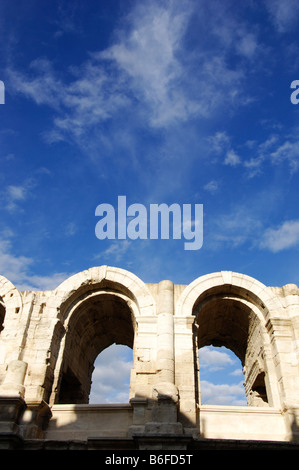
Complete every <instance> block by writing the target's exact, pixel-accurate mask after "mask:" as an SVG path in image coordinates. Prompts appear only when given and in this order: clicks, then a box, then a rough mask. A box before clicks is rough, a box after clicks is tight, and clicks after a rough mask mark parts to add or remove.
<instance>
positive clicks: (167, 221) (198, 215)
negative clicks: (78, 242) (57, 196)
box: [95, 196, 203, 250]
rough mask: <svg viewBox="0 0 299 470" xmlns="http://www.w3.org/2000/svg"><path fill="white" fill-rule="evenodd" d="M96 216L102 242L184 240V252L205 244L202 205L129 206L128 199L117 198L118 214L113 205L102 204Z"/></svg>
mask: <svg viewBox="0 0 299 470" xmlns="http://www.w3.org/2000/svg"><path fill="white" fill-rule="evenodd" d="M95 215H96V216H98V217H100V220H99V221H98V222H97V223H96V226H95V234H96V237H97V238H98V239H99V240H105V239H109V240H115V239H119V240H125V239H127V238H129V239H131V240H137V239H141V240H146V239H148V238H149V239H151V240H157V239H159V238H160V239H164V240H169V239H170V238H173V239H174V240H180V239H182V238H184V239H185V243H184V249H185V250H199V249H200V248H201V247H202V244H203V205H202V204H194V218H192V205H191V204H183V205H182V207H181V206H180V205H179V204H176V203H175V204H171V205H170V206H168V205H167V204H164V203H162V204H150V205H149V209H147V208H146V207H145V206H144V205H143V204H139V203H135V204H131V205H129V206H128V207H127V200H126V196H118V204H117V211H116V210H115V208H114V207H113V206H112V205H111V204H106V203H104V204H99V205H98V206H97V207H96V210H95Z"/></svg>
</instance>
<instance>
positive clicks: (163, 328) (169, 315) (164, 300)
mask: <svg viewBox="0 0 299 470" xmlns="http://www.w3.org/2000/svg"><path fill="white" fill-rule="evenodd" d="M173 289H174V286H173V283H172V282H171V281H161V282H160V283H159V291H158V292H159V300H158V309H157V314H158V322H157V366H156V367H157V375H158V382H159V383H160V382H162V383H170V384H173V383H174V337H173V334H174V322H173V308H174V299H173Z"/></svg>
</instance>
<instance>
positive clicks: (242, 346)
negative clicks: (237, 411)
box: [193, 289, 268, 406]
mask: <svg viewBox="0 0 299 470" xmlns="http://www.w3.org/2000/svg"><path fill="white" fill-rule="evenodd" d="M193 313H194V315H195V316H196V337H197V347H198V349H199V350H200V349H201V348H203V347H205V346H213V347H221V346H222V347H225V348H227V349H228V350H230V351H232V352H233V353H234V355H235V356H236V357H237V358H238V359H239V361H240V364H241V367H242V368H243V372H244V382H245V394H246V399H247V404H248V405H251V406H268V396H267V391H266V380H265V376H266V373H267V366H266V361H265V351H264V342H263V331H262V325H261V321H260V319H259V317H258V316H257V314H256V310H255V308H254V305H253V304H251V302H250V301H248V300H247V299H243V298H242V297H240V296H238V295H234V294H232V293H225V294H224V293H220V291H219V289H218V291H217V290H216V289H214V290H213V289H211V291H210V292H209V293H206V295H205V296H204V299H198V301H197V302H196V304H195V307H194V310H193ZM218 354H220V352H219V351H218ZM226 355H227V356H226V357H227V358H228V357H230V358H231V359H232V356H230V353H228V352H226ZM223 357H224V356H222V358H223ZM220 359H221V356H220V355H219V360H220ZM199 373H200V382H202V381H203V380H204V375H205V371H204V368H203V367H202V375H203V378H202V377H201V370H200V371H199ZM204 385H207V384H205V383H203V386H204ZM218 385H219V386H220V385H221V384H219V383H218ZM222 385H227V384H222ZM238 386H240V383H239V384H238ZM223 388H224V389H225V387H223ZM228 388H229V387H227V391H229V390H228ZM235 404H236V403H235Z"/></svg>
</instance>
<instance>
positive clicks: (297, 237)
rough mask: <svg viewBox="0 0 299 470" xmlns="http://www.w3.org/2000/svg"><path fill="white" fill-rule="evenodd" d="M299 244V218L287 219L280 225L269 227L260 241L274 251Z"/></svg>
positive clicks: (263, 245)
mask: <svg viewBox="0 0 299 470" xmlns="http://www.w3.org/2000/svg"><path fill="white" fill-rule="evenodd" d="M298 246H299V220H287V221H285V222H284V223H283V224H282V225H281V226H280V227H278V228H276V229H274V228H268V229H267V230H266V231H265V233H264V235H263V239H262V241H261V243H260V247H261V248H266V249H268V250H270V251H273V252H274V253H277V252H279V251H282V250H285V249H288V248H293V247H298Z"/></svg>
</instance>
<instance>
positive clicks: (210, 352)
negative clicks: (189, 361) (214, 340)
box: [198, 347, 235, 371]
mask: <svg viewBox="0 0 299 470" xmlns="http://www.w3.org/2000/svg"><path fill="white" fill-rule="evenodd" d="M198 357H199V364H200V368H201V367H208V368H209V370H210V371H215V370H219V369H223V368H224V367H227V366H231V365H232V364H234V363H235V361H234V360H233V359H232V358H231V357H230V356H229V354H228V353H227V352H225V351H224V350H221V348H219V350H216V349H213V348H210V347H204V348H201V349H199V351H198Z"/></svg>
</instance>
